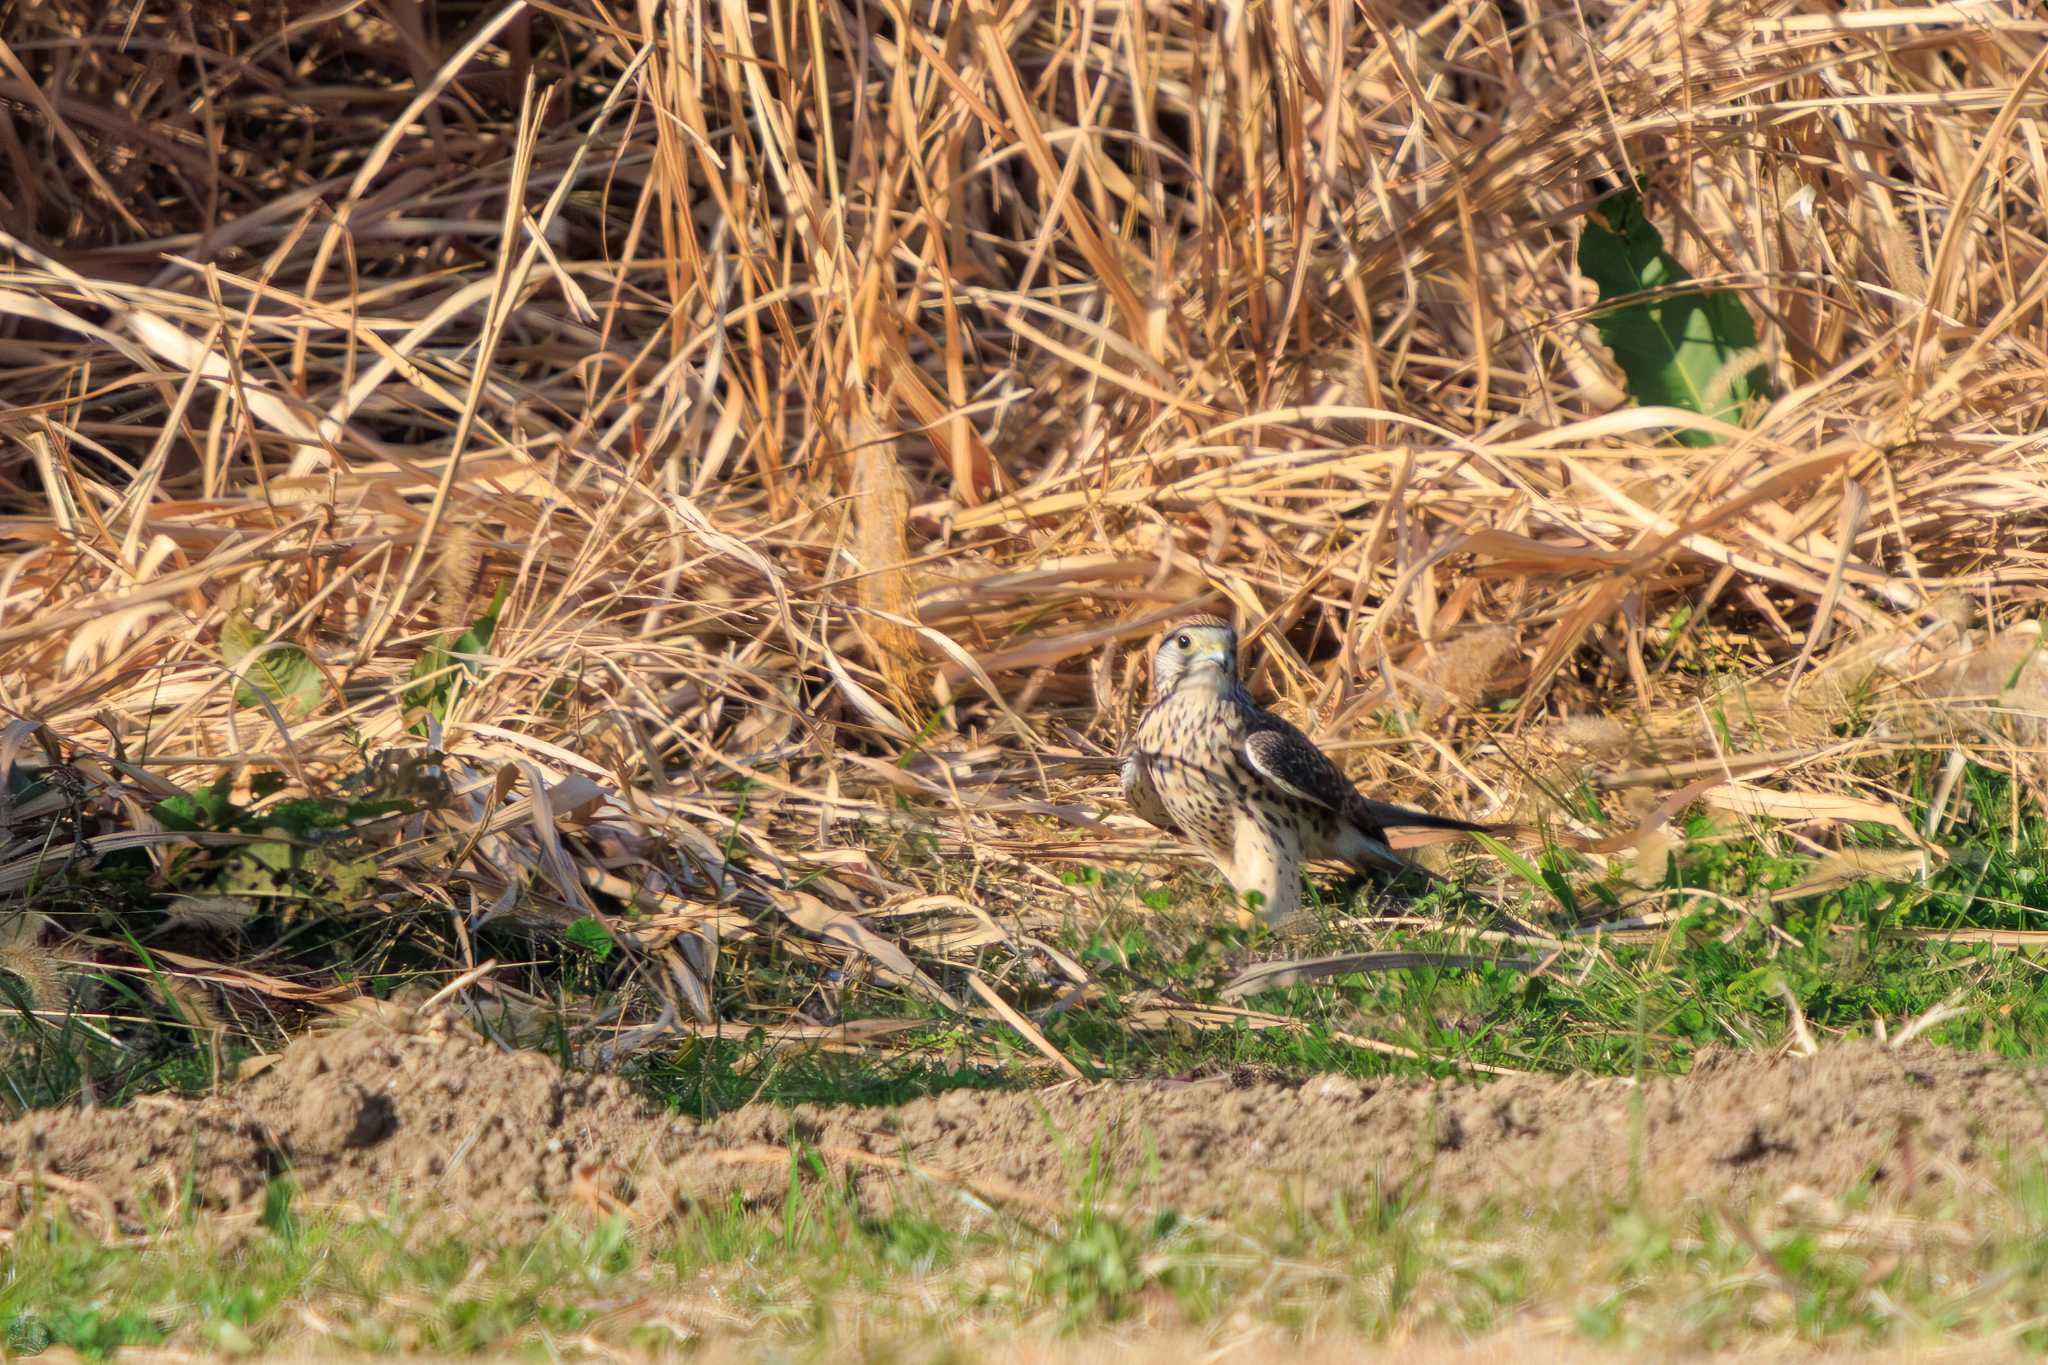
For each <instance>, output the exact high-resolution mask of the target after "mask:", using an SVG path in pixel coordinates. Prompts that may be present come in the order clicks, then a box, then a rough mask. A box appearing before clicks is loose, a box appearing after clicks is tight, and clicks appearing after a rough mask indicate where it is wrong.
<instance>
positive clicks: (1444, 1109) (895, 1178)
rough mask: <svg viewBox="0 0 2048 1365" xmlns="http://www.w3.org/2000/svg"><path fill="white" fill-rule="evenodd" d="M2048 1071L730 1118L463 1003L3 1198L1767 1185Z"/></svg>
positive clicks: (1244, 1083) (2033, 1125) (1855, 1177)
mask: <svg viewBox="0 0 2048 1365" xmlns="http://www.w3.org/2000/svg"><path fill="white" fill-rule="evenodd" d="M2042 1079H2043V1078H2042V1077H2041V1075H2039V1074H2038V1073H2034V1072H2030V1071H2027V1070H2023V1069H2019V1068H2015V1067H2013V1066H2010V1065H2008V1064H2005V1063H2002V1062H2000V1061H1997V1060H1995V1059H1990V1058H1984V1057H1977V1056H1971V1055H1967V1054H1960V1053H1955V1052H1949V1051H1944V1050H1937V1049H1932V1048H1909V1049H1906V1050H1904V1051H1893V1050H1889V1049H1886V1048H1883V1047H1879V1046H1875V1045H1868V1044H1858V1045H1849V1046H1842V1047H1836V1048H1832V1049H1829V1050H1827V1051H1824V1052H1822V1053H1821V1054H1820V1055H1819V1056H1818V1057H1814V1058H1802V1057H1796V1056H1787V1057H1768V1056H1757V1055H1753V1054H1740V1053H1721V1054H1711V1055H1708V1056H1705V1057H1702V1058H1701V1059H1700V1061H1699V1062H1698V1064H1697V1066H1696V1067H1695V1068H1694V1070H1693V1072H1692V1073H1691V1074H1690V1075H1688V1076H1685V1077H1680V1078H1656V1079H1653V1080H1650V1081H1648V1082H1647V1083H1645V1084H1643V1085H1641V1086H1636V1085H1633V1084H1630V1083H1628V1082H1625V1081H1615V1080H1596V1079H1585V1078H1578V1079H1563V1080H1560V1079H1553V1078H1548V1077H1533V1076H1532V1077H1511V1078H1506V1079H1501V1080H1496V1081H1493V1082H1491V1083H1488V1084H1485V1085H1470V1084H1462V1083H1458V1084H1444V1085H1438V1086H1432V1085H1428V1084H1421V1083H1416V1082H1405V1081H1404V1082H1358V1081H1351V1080H1344V1079H1339V1078H1334V1077H1325V1078H1318V1079H1314V1080H1310V1081H1308V1082H1306V1083H1302V1084H1298V1085H1295V1084H1285V1083H1274V1082H1271V1081H1262V1080H1252V1079H1250V1078H1244V1077H1230V1076H1220V1077H1216V1078H1214V1079H1206V1080H1195V1081H1161V1082H1148V1083H1138V1084H1115V1085H1109V1084H1105V1085H1097V1086H1083V1085H1065V1086H1059V1087H1055V1088H1052V1089H1048V1090H1040V1091H1031V1092H1013V1093H1004V1094H989V1093H986V1092H969V1091H957V1092H953V1093H950V1094H946V1095H941V1096H937V1097H935V1098H931V1099H926V1100H920V1101H917V1102H915V1103H911V1104H906V1105H903V1106H901V1107H898V1108H893V1109H879V1108H877V1109H861V1108H819V1107H809V1106H804V1107H798V1108H795V1109H782V1108H774V1107H768V1106H755V1107H750V1108H747V1109H743V1110H739V1111H736V1112H734V1113H731V1114H728V1115H725V1116H723V1117H721V1118H719V1119H716V1120H714V1121H712V1122H709V1123H699V1122H696V1121H694V1120H691V1119H687V1118H683V1117H679V1116H677V1115H674V1114H670V1113H666V1112H662V1111H660V1110H657V1109H652V1108H650V1107H648V1106H647V1105H646V1104H645V1103H644V1102H643V1101H642V1100H641V1099H640V1098H638V1097H637V1096H636V1095H635V1094H634V1092H633V1091H632V1090H631V1089H630V1088H629V1087H628V1086H627V1085H626V1084H625V1083H624V1082H622V1081H619V1080H617V1079H615V1078H611V1077H604V1076H592V1075H581V1074H573V1073H565V1072H563V1071H562V1070H561V1069H560V1068H559V1067H557V1066H556V1065H555V1064H554V1062H552V1061H551V1060H550V1059H548V1058H547V1057H545V1056H542V1055H540V1054H538V1053H531V1052H507V1051H505V1050H503V1049H501V1048H499V1047H498V1046H496V1045H495V1044H492V1043H490V1042H488V1041H486V1040H484V1039H482V1038H480V1037H478V1036H477V1035H476V1034H474V1033H473V1032H471V1031H470V1030H469V1029H468V1028H467V1027H465V1026H463V1025H461V1024H459V1023H456V1022H454V1021H452V1020H450V1019H448V1018H446V1017H442V1016H433V1017H429V1018H426V1019H413V1018H410V1017H405V1016H397V1015H386V1016H380V1017H373V1018H366V1019H362V1020H359V1021H356V1022H353V1023H351V1024H349V1025H348V1026H346V1027H342V1028H337V1029H332V1030H327V1031H319V1032H313V1033H309V1034H307V1035H305V1036H303V1037H301V1038H299V1039H298V1040H297V1041H295V1042H293V1043H292V1044H291V1045H290V1046H289V1047H288V1048H287V1049H286V1050H285V1051H284V1052H283V1053H282V1054H280V1056H279V1057H278V1059H277V1061H276V1063H275V1064H274V1065H271V1066H269V1067H268V1068H266V1069H265V1070H263V1071H261V1072H260V1073H259V1074H257V1075H255V1076H253V1077H252V1078H250V1079H248V1080H245V1081H242V1082H239V1083H237V1084H235V1085H233V1086H231V1087H228V1088H227V1089H226V1090H225V1091H224V1093H222V1094H219V1095H215V1096H210V1097H204V1098H198V1099H178V1098H153V1099H146V1100H142V1101H139V1102H137V1103H136V1104H134V1105H132V1106H130V1107H128V1108H126V1109H120V1110H82V1109H64V1110H53V1111H46V1112H40V1113H36V1114H32V1115H29V1116H27V1117H25V1118H22V1119H19V1120H17V1121H15V1122H13V1123H9V1124H6V1125H4V1126H0V1180H4V1181H6V1182H10V1183H11V1185H12V1198H11V1200H9V1201H7V1202H6V1203H5V1204H0V1223H7V1222H12V1221H14V1220H15V1219H16V1218H17V1217H18V1216H20V1214H21V1213H22V1212H24V1211H25V1210H26V1209H27V1208H29V1207H30V1206H31V1205H32V1203H33V1202H34V1201H35V1200H37V1199H43V1200H49V1199H53V1198H54V1199H59V1200H61V1201H62V1202H64V1203H65V1204H66V1205H68V1206H70V1207H71V1208H72V1209H73V1210H74V1211H75V1212H76V1213H77V1214H78V1215H79V1216H81V1217H84V1218H87V1219H89V1220H96V1221H98V1222H101V1223H104V1224H105V1225H107V1226H108V1227H110V1228H111V1227H114V1226H120V1227H127V1228H137V1227H140V1226H144V1225H146V1224H147V1223H148V1222H150V1221H151V1219H152V1214H153V1213H155V1214H158V1215H160V1214H162V1213H164V1212H168V1211H170V1210H172V1209H177V1208H190V1207H192V1206H194V1205H197V1206H198V1207H199V1208H200V1209H203V1210H208V1211H212V1212H215V1213H217V1214H220V1215H224V1216H225V1217H226V1218H227V1219H229V1220H231V1221H239V1220H251V1221H253V1219H254V1216H255V1214H256V1213H257V1212H258V1211H259V1210H260V1209H261V1207H262V1202H263V1198H264V1194H265V1190H266V1187H267V1185H268V1183H269V1182H270V1180H271V1179H272V1178H273V1177H274V1176H278V1175H281V1174H284V1173H286V1172H289V1173H290V1175H291V1177H292V1179H293V1181H294V1182H295V1184H296V1185H297V1187H298V1191H299V1194H300V1197H301V1200H302V1201H303V1202H302V1207H303V1206H306V1205H310V1206H313V1207H317V1208H324V1209H330V1210H335V1211H338V1212H341V1213H343V1214H345V1215H374V1214H378V1213H381V1212H384V1211H387V1210H395V1211H398V1212H400V1213H402V1214H404V1215H405V1216H408V1217H414V1218H417V1219H419V1220H421V1221H422V1222H423V1223H425V1224H426V1225H428V1226H432V1227H435V1228H439V1229H444V1230H451V1231H452V1230H455V1229H457V1228H461V1227H465V1226H472V1225H473V1226H476V1227H488V1228H492V1229H496V1230H501V1231H511V1230H515V1229H516V1228H517V1227H518V1226H520V1225H526V1226H531V1225H536V1224H538V1223H540V1222H543V1221H545V1220H547V1219H549V1218H551V1217H555V1216H573V1215H576V1214H578V1213H580V1212H584V1211H588V1212H591V1213H601V1212H624V1213H628V1214H630V1215H632V1216H633V1217H634V1218H635V1219H636V1220H644V1221H648V1222H655V1221H659V1220H660V1219H662V1218H663V1217H666V1216H668V1215H670V1214H671V1213H673V1212H674V1211H675V1210H677V1209H678V1208H682V1207H686V1206H687V1205H688V1204H690V1203H691V1202H693V1201H700V1200H703V1201H709V1200H724V1199H727V1198H729V1197H731V1196H732V1195H733V1194H734V1193H738V1194H739V1195H741V1196H742V1197H743V1198H749V1199H760V1200H764V1201H772V1200H779V1199H780V1198H782V1197H783V1194H784V1192H785V1191H786V1190H787V1189H788V1182H789V1158H788V1150H789V1143H790V1139H791V1137H792V1135H794V1136H796V1137H800V1138H802V1139H803V1140H804V1141H805V1142H807V1143H809V1144H810V1145H811V1146H812V1147H813V1148H814V1149H815V1150H816V1151H817V1152H818V1153H819V1154H820V1155H821V1156H822V1157H823V1158H824V1159H825V1160H826V1161H827V1163H828V1164H829V1165H830V1166H831V1167H832V1168H834V1170H835V1172H841V1173H843V1172H848V1171H850V1172H851V1173H852V1174H853V1176H854V1178H855V1181H856V1183H857V1187H858V1188H859V1190H860V1191H861V1194H862V1197H863V1198H868V1199H872V1200H875V1201H878V1202H886V1201H888V1200H889V1199H890V1198H892V1197H894V1195H895V1194H896V1193H898V1192H900V1191H901V1190H902V1189H904V1188H905V1187H906V1186H907V1185H913V1184H915V1185H922V1186H924V1187H926V1188H928V1189H936V1190H938V1191H941V1192H945V1191H952V1190H958V1189H963V1188H964V1189H969V1190H972V1191H973V1192H974V1193H976V1194H978V1195H979V1196H981V1197H982V1198H984V1199H988V1200H992V1201H994V1202H998V1203H1004V1204H1010V1205H1013V1206H1016V1207H1018V1208H1019V1209H1020V1210H1031V1209H1034V1208H1037V1209H1054V1208H1059V1207H1064V1206H1066V1205H1067V1204H1068V1203H1069V1202H1070V1201H1071V1199H1072V1198H1073V1196H1074V1194H1075V1193H1076V1191H1077V1190H1078V1189H1079V1188H1080V1187H1081V1184H1082V1182H1083V1181H1084V1179H1086V1174H1087V1172H1088V1171H1089V1169H1090V1168H1091V1163H1092V1165H1093V1166H1094V1168H1095V1169H1097V1170H1098V1171H1099V1172H1100V1173H1101V1175H1100V1178H1099V1180H1098V1184H1097V1187H1096V1189H1095V1194H1096V1197H1097V1198H1099V1199H1101V1200H1102V1201H1103V1202H1106V1203H1110V1204H1117V1205H1126V1206H1132V1207H1151V1206H1172V1207H1175V1208H1178V1209H1180V1210H1182V1211H1184V1212H1187V1213H1198V1214H1221V1213H1230V1212H1236V1211H1241V1210H1243V1209H1245V1208H1247V1207H1252V1206H1255V1205H1256V1204H1257V1203H1258V1202H1259V1201H1261V1200H1273V1199H1276V1198H1277V1197H1279V1196H1280V1195H1281V1194H1282V1193H1283V1192H1284V1193H1286V1194H1288V1195H1289V1196H1290V1197H1292V1198H1294V1199H1297V1200H1307V1201H1315V1200H1318V1199H1320V1198H1323V1197H1325V1196H1327V1195H1329V1194H1332V1193H1335V1192H1337V1191H1340V1190H1346V1189H1357V1188H1360V1187H1362V1186H1365V1185H1367V1184H1369V1183H1371V1182H1375V1181H1377V1182H1380V1183H1381V1184H1382V1185H1386V1184H1390V1183H1393V1182H1414V1183H1419V1184H1423V1185H1426V1187H1427V1188H1428V1190H1429V1191H1430V1192H1432V1193H1433V1194H1434V1195H1435V1197H1437V1198H1439V1199H1442V1200H1446V1201H1449V1202H1451V1203H1453V1204H1459V1205H1467V1204H1472V1203H1475V1202H1478V1201H1480V1200H1485V1199H1492V1200H1501V1201H1517V1200H1541V1199H1548V1198H1554V1197H1557V1196H1559V1195H1568V1196H1570V1197H1573V1198H1590V1197H1599V1196H1603V1195H1613V1196H1626V1195H1628V1194H1629V1193H1630V1192H1631V1191H1632V1190H1638V1189H1639V1190H1640V1192H1641V1193H1642V1194H1643V1195H1644V1196H1645V1197H1647V1198H1650V1199H1652V1200H1660V1201H1664V1200H1670V1201H1675V1200H1680V1199H1685V1198H1694V1197H1701V1198H1716V1199H1736V1200H1740V1199H1744V1198H1747V1197H1748V1196H1751V1195H1755V1194H1760V1193H1770V1192H1775V1191H1782V1190H1785V1189H1788V1188H1791V1187H1794V1186H1800V1187H1805V1188H1808V1189H1811V1190H1815V1191H1818V1192H1821V1193H1836V1192H1840V1191H1842V1190H1844V1189H1846V1188H1847V1187H1849V1186H1851V1185H1854V1184H1856V1183H1857V1182H1859V1181H1863V1180H1868V1181H1870V1182H1872V1183H1873V1184H1874V1185H1875V1186H1876V1187H1877V1188H1878V1190H1879V1191H1880V1192H1881V1193H1882V1192H1885V1191H1902V1190H1905V1189H1910V1188H1915V1187H1918V1186H1919V1185H1921V1184H1922V1183H1923V1182H1928V1181H1944V1180H1954V1179H1957V1178H1959V1177H1963V1176H1966V1175H1967V1174H1968V1173H1969V1172H1971V1171H1972V1170H1976V1169H1984V1168H1986V1167H1987V1166H1988V1164H1990V1163H1994V1162H1996V1161H1997V1160H1998V1159H1999V1158H2000V1156H2001V1155H2002V1154H2004V1153H2006V1152H2008V1151H2012V1150H2016V1149H2023V1148H2028V1147H2038V1146H2039V1145H2040V1144H2041V1143H2042V1141H2043V1139H2044V1136H2048V1106H2044V1104H2043V1093H2044V1090H2043V1085H2042Z"/></svg>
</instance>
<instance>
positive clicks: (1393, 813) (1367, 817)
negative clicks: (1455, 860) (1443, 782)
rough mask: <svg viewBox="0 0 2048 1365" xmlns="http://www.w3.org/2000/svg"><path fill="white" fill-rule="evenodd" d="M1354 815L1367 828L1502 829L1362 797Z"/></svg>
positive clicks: (1465, 831)
mask: <svg viewBox="0 0 2048 1365" xmlns="http://www.w3.org/2000/svg"><path fill="white" fill-rule="evenodd" d="M1354 818H1356V819H1358V820H1359V822H1360V823H1361V824H1364V825H1365V826H1366V827H1367V828H1368V829H1448V830H1456V831H1458V832H1459V833H1462V834H1495V833H1499V832H1500V831H1501V830H1502V829H1503V828H1504V827H1503V826H1501V825H1482V824H1477V823H1475V822H1473V821H1471V820H1460V819H1459V818H1458V817H1457V816H1455V815H1431V814H1430V813H1429V812H1428V811H1426V810H1414V809H1412V808H1410V807H1408V806H1396V805H1393V804H1391V803H1389V802H1386V801H1373V800H1369V799H1367V798H1366V797H1363V796H1361V797H1359V798H1358V806H1357V809H1356V811H1355V814H1354Z"/></svg>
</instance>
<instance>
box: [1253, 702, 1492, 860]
mask: <svg viewBox="0 0 2048 1365" xmlns="http://www.w3.org/2000/svg"><path fill="white" fill-rule="evenodd" d="M1246 721H1247V723H1248V724H1249V725H1250V726H1251V732H1250V733H1249V734H1247V735H1246V736H1245V740H1244V759H1245V762H1246V763H1248V764H1250V765H1251V768H1252V770H1253V771H1254V772H1256V773H1258V774H1259V776H1261V777H1263V778H1265V779H1266V781H1268V782H1270V783H1272V784H1273V785H1274V786H1275V787H1277V788H1279V789H1280V790H1281V791H1283V792H1286V793H1287V794H1288V795H1290V796H1294V797H1297V798H1300V799H1303V800H1308V801H1313V802H1315V803H1316V804H1317V805H1319V806H1321V807H1323V808H1324V809H1325V810H1331V811H1335V812H1337V813H1338V814H1340V815H1342V816H1343V817H1344V818H1345V819H1346V820H1348V821H1350V822H1351V823H1352V824H1354V825H1356V826H1358V828H1359V829H1360V830H1361V831H1363V832H1364V833H1366V834H1370V835H1372V836H1373V837H1374V838H1384V837H1385V835H1386V831H1387V830H1388V829H1389V828H1393V829H1454V830H1464V831H1468V832H1469V831H1474V830H1485V829H1489V828H1491V826H1488V825H1475V824H1473V823H1472V822H1471V821H1470V820H1460V819H1458V818H1457V817H1456V816H1451V815H1431V814H1430V813H1429V812H1428V811H1420V810H1411V809H1410V808H1408V807H1407V806H1396V805H1392V804H1389V803H1388V802H1385V801H1373V800H1368V799H1367V798H1366V797H1363V796H1360V795H1359V794H1358V788H1356V787H1354V786H1352V785H1351V779H1350V778H1348V777H1346V776H1344V772H1343V770H1342V769H1341V768H1339V767H1338V766H1337V765H1336V764H1335V763H1332V762H1331V761H1330V758H1329V755H1327V754H1325V753H1324V752H1323V751H1322V750H1321V749H1318V748H1317V747H1316V746H1315V742H1314V741H1312V740H1311V739H1309V737H1308V736H1307V735H1304V734H1303V733H1302V732H1301V731H1299V730H1297V729H1295V728H1294V727H1293V726H1292V725H1289V724H1288V723H1287V722H1286V721H1284V720H1282V719H1280V717H1278V716H1276V715H1273V714H1272V713H1270V712H1267V711H1259V710H1256V709H1253V708H1246Z"/></svg>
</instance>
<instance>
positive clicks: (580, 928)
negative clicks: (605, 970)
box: [562, 915, 612, 962]
mask: <svg viewBox="0 0 2048 1365" xmlns="http://www.w3.org/2000/svg"><path fill="white" fill-rule="evenodd" d="M562 936H563V937H564V938H566V939H568V940H569V942H571V943H573V944H575V945H576V946H577V947H578V948H581V949H583V951H585V952H587V953H589V954H590V955H591V956H592V957H594V958H596V959H597V960H598V961H599V962H602V961H604V960H605V959H606V958H608V957H610V956H611V955H612V936H611V932H610V931H609V930H607V929H606V928H605V927H604V926H603V925H602V924H599V923H598V922H597V921H596V920H594V919H592V918H591V917H590V916H588V915H585V916H584V917H583V918H582V919H579V920H577V921H576V922H575V923H574V924H572V925H570V926H569V927H568V928H567V929H566V930H564V931H563V933H562Z"/></svg>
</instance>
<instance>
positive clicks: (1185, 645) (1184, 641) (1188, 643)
mask: <svg viewBox="0 0 2048 1365" xmlns="http://www.w3.org/2000/svg"><path fill="white" fill-rule="evenodd" d="M1174 643H1175V644H1177V645H1179V646H1180V647H1181V648H1182V649H1192V648H1193V647H1194V643H1195V642H1194V641H1193V640H1190V639H1189V638H1188V637H1187V636H1185V635H1183V636H1181V637H1180V638H1179V639H1178V640H1175V641H1174Z"/></svg>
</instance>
